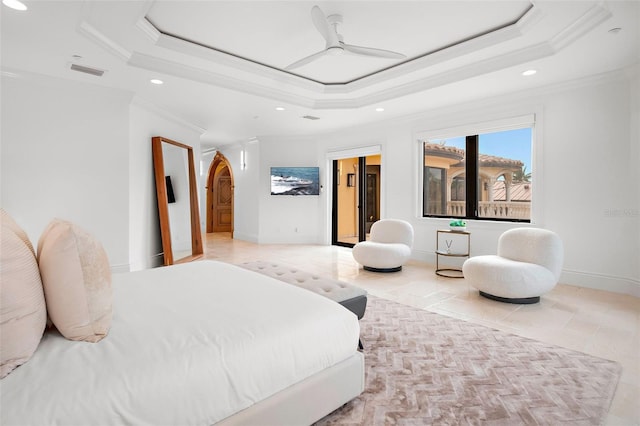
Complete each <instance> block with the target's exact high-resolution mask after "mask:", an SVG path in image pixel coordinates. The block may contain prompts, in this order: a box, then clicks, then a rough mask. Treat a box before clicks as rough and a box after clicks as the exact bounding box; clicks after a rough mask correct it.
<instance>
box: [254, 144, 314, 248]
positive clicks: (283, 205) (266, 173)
mask: <svg viewBox="0 0 640 426" xmlns="http://www.w3.org/2000/svg"><path fill="white" fill-rule="evenodd" d="M260 147H261V149H260V171H259V173H260V175H259V185H258V186H257V188H256V191H257V192H256V193H255V196H256V197H257V199H258V200H259V203H260V215H259V218H258V227H259V235H258V241H259V242H260V243H294V244H315V243H318V242H319V238H320V232H321V228H320V227H319V225H320V222H319V220H318V217H319V215H320V214H321V205H322V204H321V197H323V196H324V194H325V193H326V192H325V191H324V189H321V191H322V192H321V193H320V195H319V196H316V195H308V196H301V195H298V196H294V195H271V167H307V166H308V167H316V166H320V165H321V164H320V161H319V159H318V157H317V155H316V150H315V142H314V141H313V140H311V139H306V138H292V137H277V138H273V137H262V138H260ZM325 173H326V172H325V171H324V170H321V171H320V181H321V182H322V181H323V180H324V178H325Z"/></svg>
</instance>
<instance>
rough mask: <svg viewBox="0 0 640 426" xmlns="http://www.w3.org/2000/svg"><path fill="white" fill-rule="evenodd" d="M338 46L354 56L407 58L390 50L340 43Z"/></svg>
mask: <svg viewBox="0 0 640 426" xmlns="http://www.w3.org/2000/svg"><path fill="white" fill-rule="evenodd" d="M340 45H341V46H342V47H343V48H344V50H346V51H347V52H350V53H355V54H356V55H365V56H375V57H376V58H390V59H404V58H406V57H407V56H406V55H403V54H402V53H398V52H392V51H391V50H384V49H375V48H373V47H363V46H354V45H353V44H345V43H340Z"/></svg>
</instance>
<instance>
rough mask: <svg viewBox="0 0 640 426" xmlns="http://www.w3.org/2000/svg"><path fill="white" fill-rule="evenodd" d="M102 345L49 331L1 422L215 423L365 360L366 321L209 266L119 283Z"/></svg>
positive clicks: (285, 287)
mask: <svg viewBox="0 0 640 426" xmlns="http://www.w3.org/2000/svg"><path fill="white" fill-rule="evenodd" d="M113 291H114V300H113V309H114V314H113V323H112V327H111V330H110V332H109V335H108V336H107V337H106V338H105V339H104V340H102V341H101V342H98V343H86V342H72V341H69V340H66V339H64V338H63V337H62V336H60V335H59V334H58V333H57V332H56V331H48V332H46V333H45V336H44V337H43V339H42V342H41V343H40V345H39V347H38V349H37V350H36V353H35V354H34V356H33V358H32V359H31V360H30V361H28V362H27V363H26V364H24V365H22V366H21V367H19V368H17V369H16V370H14V371H13V372H12V373H11V374H9V376H7V377H6V378H5V379H3V380H2V381H1V382H0V393H1V396H0V398H1V410H0V420H1V421H0V423H1V424H2V425H7V426H8V425H14V424H15V425H18V424H19V425H26V424H32V425H44V424H65V425H66V424H78V425H80V424H82V425H86V424H153V425H160V424H171V425H178V424H180V425H187V424H190V425H191V424H193V425H196V424H197V425H210V424H213V423H215V422H216V421H219V420H221V419H223V418H225V417H227V416H229V415H232V414H233V413H235V412H237V411H239V410H242V409H244V408H246V407H249V406H251V405H252V404H254V403H256V402H258V401H260V400H262V399H264V398H266V397H268V396H270V395H272V394H274V393H276V392H278V391H280V390H282V389H284V388H286V387H288V386H290V385H292V384H294V383H296V382H299V381H301V380H303V379H305V378H307V377H309V376H311V375H313V374H315V373H317V372H319V371H321V370H323V369H325V368H327V367H330V366H332V365H335V364H337V363H339V362H341V361H343V360H345V359H347V358H349V357H350V356H352V355H353V354H354V353H355V352H356V347H357V342H358V336H359V325H358V321H357V318H356V316H355V315H354V314H353V313H351V312H350V311H348V310H347V309H345V308H343V307H342V306H341V305H339V304H338V303H335V302H333V301H331V300H329V299H327V298H324V297H322V296H319V295H317V294H314V293H312V292H310V291H307V290H304V289H301V288H298V287H296V286H292V285H289V284H286V283H283V282H280V281H277V280H274V279H272V278H269V277H266V276H264V275H261V274H257V273H254V272H251V271H247V270H245V269H242V268H239V267H236V266H232V265H228V264H224V263H220V262H214V261H200V262H192V263H188V264H182V265H176V266H171V267H165V268H157V269H151V270H146V271H140V272H132V273H126V274H116V275H114V276H113Z"/></svg>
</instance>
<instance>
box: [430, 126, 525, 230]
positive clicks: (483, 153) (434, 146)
mask: <svg viewBox="0 0 640 426" xmlns="http://www.w3.org/2000/svg"><path fill="white" fill-rule="evenodd" d="M531 137H532V128H531V127H523V128H516V129H510V130H504V131H498V132H491V133H478V134H471V135H465V136H460V137H453V138H433V139H427V140H426V141H424V142H423V158H424V161H423V167H424V185H423V213H422V214H423V216H427V217H440V216H442V217H459V218H466V219H486V220H505V221H522V222H529V221H531V194H532V187H533V177H532V172H531V147H532V141H531Z"/></svg>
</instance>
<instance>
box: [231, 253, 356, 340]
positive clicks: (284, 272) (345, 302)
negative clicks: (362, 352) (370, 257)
mask: <svg viewBox="0 0 640 426" xmlns="http://www.w3.org/2000/svg"><path fill="white" fill-rule="evenodd" d="M238 266H241V267H243V268H245V269H249V270H251V271H255V272H259V273H261V274H264V275H267V276H270V277H272V278H276V279H278V280H280V281H284V282H286V283H289V284H293V285H295V286H298V287H302V288H305V289H307V290H310V291H313V292H314V293H317V294H320V295H322V296H324V297H328V298H329V299H331V300H335V301H336V302H338V303H340V304H341V305H342V306H344V307H345V308H347V309H348V310H350V311H351V312H353V313H354V314H356V315H357V316H358V319H361V318H362V317H363V316H364V311H365V309H366V308H367V292H366V290H363V289H361V288H359V287H356V286H354V285H351V284H347V283H344V282H342V281H337V280H333V279H330V278H325V277H320V276H318V275H315V274H311V273H309V272H305V271H301V270H299V269H296V268H291V267H288V266H282V265H278V264H276V263H271V262H264V261H255V262H246V263H242V264H240V265H238ZM360 348H362V342H360Z"/></svg>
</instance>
